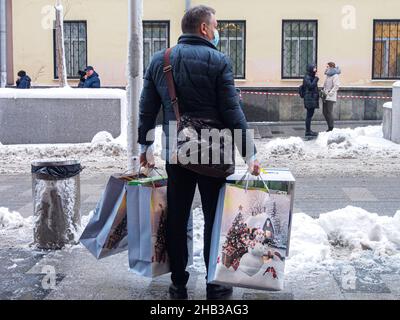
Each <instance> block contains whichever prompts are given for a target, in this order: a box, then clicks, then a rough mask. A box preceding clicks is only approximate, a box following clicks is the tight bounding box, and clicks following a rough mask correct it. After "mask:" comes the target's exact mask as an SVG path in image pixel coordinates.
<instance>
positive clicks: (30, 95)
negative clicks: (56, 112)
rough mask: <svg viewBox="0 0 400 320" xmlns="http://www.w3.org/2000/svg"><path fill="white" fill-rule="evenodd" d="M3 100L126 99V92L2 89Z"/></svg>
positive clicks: (76, 89)
mask: <svg viewBox="0 0 400 320" xmlns="http://www.w3.org/2000/svg"><path fill="white" fill-rule="evenodd" d="M0 98H3V99H55V98H56V99H121V100H125V99H126V91H125V90H122V89H78V88H70V87H66V88H49V89H24V90H22V89H11V88H5V89H0Z"/></svg>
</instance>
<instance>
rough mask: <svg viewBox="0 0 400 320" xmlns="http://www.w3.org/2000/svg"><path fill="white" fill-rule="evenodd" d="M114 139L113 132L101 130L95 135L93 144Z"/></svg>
mask: <svg viewBox="0 0 400 320" xmlns="http://www.w3.org/2000/svg"><path fill="white" fill-rule="evenodd" d="M113 141H114V138H113V136H112V135H111V133H109V132H107V131H101V132H99V133H98V134H96V135H95V136H94V137H93V139H92V145H95V144H100V143H103V144H104V143H110V142H113Z"/></svg>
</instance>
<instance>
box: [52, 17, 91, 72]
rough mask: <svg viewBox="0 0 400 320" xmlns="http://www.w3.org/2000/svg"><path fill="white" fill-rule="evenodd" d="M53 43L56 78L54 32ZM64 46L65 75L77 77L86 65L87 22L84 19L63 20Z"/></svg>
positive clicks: (54, 35) (55, 62)
mask: <svg viewBox="0 0 400 320" xmlns="http://www.w3.org/2000/svg"><path fill="white" fill-rule="evenodd" d="M53 39H54V40H53V43H54V78H55V79H57V78H58V72H57V61H56V33H55V30H54V33H53ZM64 47H65V62H66V68H67V77H68V78H70V79H79V74H78V71H79V70H84V69H85V68H86V66H87V24H86V21H64Z"/></svg>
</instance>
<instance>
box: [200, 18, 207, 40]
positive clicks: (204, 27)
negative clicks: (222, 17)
mask: <svg viewBox="0 0 400 320" xmlns="http://www.w3.org/2000/svg"><path fill="white" fill-rule="evenodd" d="M200 33H201V34H202V35H203V36H205V37H206V36H207V25H206V24H205V23H204V22H203V23H202V24H201V25H200Z"/></svg>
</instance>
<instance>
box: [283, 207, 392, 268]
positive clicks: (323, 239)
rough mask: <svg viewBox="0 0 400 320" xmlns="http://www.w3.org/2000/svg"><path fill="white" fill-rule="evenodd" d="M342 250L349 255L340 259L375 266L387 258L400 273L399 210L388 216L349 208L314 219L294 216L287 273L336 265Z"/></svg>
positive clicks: (302, 215)
mask: <svg viewBox="0 0 400 320" xmlns="http://www.w3.org/2000/svg"><path fill="white" fill-rule="evenodd" d="M343 250H344V251H345V252H346V256H342V257H340V259H339V260H341V259H344V260H348V261H349V262H350V261H352V260H357V261H358V260H360V259H364V260H365V263H372V261H373V260H375V259H378V258H380V257H384V258H385V263H388V264H392V265H395V267H396V268H398V269H399V270H400V211H398V212H397V213H396V215H395V216H394V217H388V216H378V215H377V214H376V213H370V212H368V211H365V210H363V209H361V208H356V207H352V206H348V207H346V208H344V209H341V210H336V211H332V212H329V213H325V214H321V216H320V217H319V218H318V219H315V220H314V219H312V218H311V217H309V216H307V215H305V214H303V213H298V214H295V215H294V216H293V227H292V237H291V244H290V257H289V259H288V261H287V265H286V267H287V270H286V272H288V273H290V272H294V271H296V270H297V271H298V270H299V269H310V268H311V269H317V268H321V267H323V266H324V265H325V264H332V263H335V262H337V260H338V257H336V256H337V252H336V251H343ZM368 261H369V262H368Z"/></svg>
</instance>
